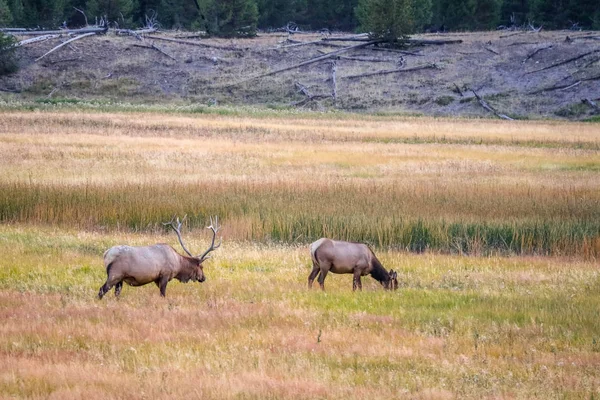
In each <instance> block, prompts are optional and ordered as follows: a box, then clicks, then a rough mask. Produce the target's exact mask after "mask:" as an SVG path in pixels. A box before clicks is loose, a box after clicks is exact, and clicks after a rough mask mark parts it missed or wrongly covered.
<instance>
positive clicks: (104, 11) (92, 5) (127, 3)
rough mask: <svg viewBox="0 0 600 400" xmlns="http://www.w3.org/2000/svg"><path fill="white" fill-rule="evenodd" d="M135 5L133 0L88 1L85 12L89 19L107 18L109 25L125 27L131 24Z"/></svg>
mask: <svg viewBox="0 0 600 400" xmlns="http://www.w3.org/2000/svg"><path fill="white" fill-rule="evenodd" d="M133 4H134V3H133V0H87V1H86V2H85V10H86V14H87V17H88V18H94V19H95V17H98V18H100V17H106V18H107V19H108V22H109V23H113V22H117V23H118V24H119V26H123V25H129V24H130V23H131V13H132V11H133ZM88 22H90V23H91V22H92V21H88Z"/></svg>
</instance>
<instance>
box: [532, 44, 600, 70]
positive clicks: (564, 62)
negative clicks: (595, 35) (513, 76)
mask: <svg viewBox="0 0 600 400" xmlns="http://www.w3.org/2000/svg"><path fill="white" fill-rule="evenodd" d="M598 52H600V49H596V50H592V51H588V52H587V53H583V54H580V55H578V56H576V57H572V58H569V59H568V60H564V61H561V62H557V63H554V64H552V65H549V66H547V67H544V68H540V69H536V70H533V71H529V72H525V74H524V75H529V74H533V73H536V72H540V71H545V70H547V69H551V68H556V67H559V66H561V65H565V64H568V63H570V62H573V61H577V60H579V59H582V58H583V57H586V56H589V55H590V54H594V53H598Z"/></svg>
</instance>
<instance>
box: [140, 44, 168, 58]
mask: <svg viewBox="0 0 600 400" xmlns="http://www.w3.org/2000/svg"><path fill="white" fill-rule="evenodd" d="M134 46H135V47H141V48H143V49H151V50H156V51H158V52H159V53H161V54H163V55H165V56H167V57H169V58H170V59H171V60H174V61H177V59H176V58H175V57H173V56H172V55H170V54H169V53H167V52H166V51H164V50H163V49H161V48H160V47H158V46H157V45H155V44H154V43H152V44H151V45H150V46H144V45H143V44H137V43H136V44H134Z"/></svg>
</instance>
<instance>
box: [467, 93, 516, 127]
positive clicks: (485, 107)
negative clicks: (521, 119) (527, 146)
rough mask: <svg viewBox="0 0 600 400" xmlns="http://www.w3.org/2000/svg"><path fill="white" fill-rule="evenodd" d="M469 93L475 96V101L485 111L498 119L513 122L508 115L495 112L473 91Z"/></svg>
mask: <svg viewBox="0 0 600 400" xmlns="http://www.w3.org/2000/svg"><path fill="white" fill-rule="evenodd" d="M471 92H473V94H474V95H475V97H476V98H477V100H478V101H479V104H481V106H482V107H483V108H484V109H486V110H487V111H489V112H491V113H493V114H494V115H495V116H497V117H498V118H502V119H506V120H508V121H514V119H512V118H511V117H509V116H508V115H505V114H500V113H499V112H498V111H496V110H495V109H494V108H493V107H492V106H490V105H489V104H488V103H487V102H486V101H485V100H484V99H482V98H481V97H480V96H479V95H478V94H477V93H476V92H475V91H474V90H473V89H471Z"/></svg>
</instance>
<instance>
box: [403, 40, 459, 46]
mask: <svg viewBox="0 0 600 400" xmlns="http://www.w3.org/2000/svg"><path fill="white" fill-rule="evenodd" d="M404 42H405V43H409V44H412V45H414V46H422V45H434V46H441V45H444V44H458V43H462V42H463V41H462V39H446V40H424V39H406V40H404Z"/></svg>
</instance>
